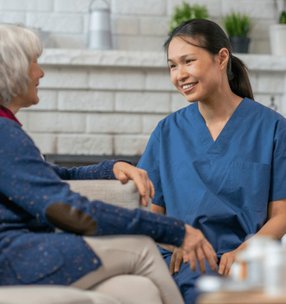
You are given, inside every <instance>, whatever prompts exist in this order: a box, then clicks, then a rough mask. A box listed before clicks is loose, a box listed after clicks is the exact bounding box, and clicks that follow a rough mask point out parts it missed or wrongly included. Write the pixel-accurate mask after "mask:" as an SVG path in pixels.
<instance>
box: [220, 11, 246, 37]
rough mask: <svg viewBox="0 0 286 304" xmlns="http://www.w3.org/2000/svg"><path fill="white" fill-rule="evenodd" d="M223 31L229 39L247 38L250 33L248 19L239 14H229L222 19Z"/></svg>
mask: <svg viewBox="0 0 286 304" xmlns="http://www.w3.org/2000/svg"><path fill="white" fill-rule="evenodd" d="M223 23H224V27H225V30H226V32H227V34H228V36H229V37H247V35H248V33H249V31H250V25H251V22H250V18H249V16H247V15H243V14H241V13H235V12H233V13H230V14H228V15H226V16H225V17H224V19H223Z"/></svg>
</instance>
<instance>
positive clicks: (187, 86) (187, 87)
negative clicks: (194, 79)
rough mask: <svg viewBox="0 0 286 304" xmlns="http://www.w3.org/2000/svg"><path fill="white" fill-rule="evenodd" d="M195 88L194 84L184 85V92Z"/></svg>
mask: <svg viewBox="0 0 286 304" xmlns="http://www.w3.org/2000/svg"><path fill="white" fill-rule="evenodd" d="M193 86H194V85H193V84H184V85H183V90H186V89H189V88H191V87H193Z"/></svg>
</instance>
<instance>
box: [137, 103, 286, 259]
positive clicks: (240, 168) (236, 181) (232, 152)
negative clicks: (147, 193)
mask: <svg viewBox="0 0 286 304" xmlns="http://www.w3.org/2000/svg"><path fill="white" fill-rule="evenodd" d="M138 166H139V167H141V168H144V169H145V170H147V171H148V173H149V175H150V178H151V180H152V181H153V183H154V186H155V190H156V194H155V198H154V204H157V205H159V206H162V207H164V208H165V209H166V214H167V215H169V216H173V217H176V218H178V219H181V220H183V221H185V222H187V223H189V224H191V225H193V226H194V227H196V228H199V229H201V230H202V231H203V233H204V234H205V235H206V237H207V238H208V239H209V241H210V242H211V243H212V245H213V246H214V248H215V249H216V251H217V253H218V256H220V255H221V254H223V253H224V252H227V251H230V250H232V249H235V248H236V247H237V246H239V245H240V244H241V243H242V242H243V241H244V240H245V238H246V237H247V236H249V235H251V234H254V233H256V232H257V231H258V230H259V229H260V228H261V226H262V225H263V224H264V223H265V221H266V219H267V207H268V203H269V202H270V201H276V200H280V199H285V198H286V120H285V118H283V117H282V116H281V115H279V114H278V113H276V112H274V111H272V110H271V109H269V108H267V107H265V106H263V105H261V104H259V103H257V102H255V101H253V100H250V99H247V98H244V99H243V101H242V102H241V103H240V104H239V106H238V107H237V109H236V110H235V112H234V113H233V115H232V116H231V118H230V119H229V121H228V122H227V124H226V125H225V127H224V128H223V130H222V131H221V133H220V134H219V136H218V138H217V139H216V140H215V141H214V140H213V138H212V137H211V135H210V133H209V130H208V128H207V126H206V124H205V121H204V119H203V117H202V116H201V114H200V112H199V109H198V104H197V103H194V104H191V105H189V106H187V107H185V108H183V109H181V110H179V111H177V112H175V113H172V114H171V115H169V116H167V117H166V118H165V119H163V120H162V121H160V122H159V124H158V126H157V127H156V129H155V130H154V132H153V133H152V135H151V138H150V140H149V142H148V145H147V147H146V150H145V152H144V154H143V156H142V158H141V159H140V161H139V163H138Z"/></svg>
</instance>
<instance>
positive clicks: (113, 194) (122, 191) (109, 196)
mask: <svg viewBox="0 0 286 304" xmlns="http://www.w3.org/2000/svg"><path fill="white" fill-rule="evenodd" d="M67 182H68V183H69V184H70V187H71V189H72V190H73V191H75V192H79V193H80V194H81V195H84V196H86V197H87V198H88V199H90V200H100V201H103V202H106V203H110V204H114V205H117V206H120V207H125V208H137V207H139V199H140V197H139V194H138V191H137V188H136V186H135V184H134V182H132V181H129V182H128V183H127V184H121V182H120V181H118V180H69V181H67Z"/></svg>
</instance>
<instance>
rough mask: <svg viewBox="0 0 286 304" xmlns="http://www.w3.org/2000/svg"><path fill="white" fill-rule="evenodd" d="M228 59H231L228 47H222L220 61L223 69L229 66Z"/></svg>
mask: <svg viewBox="0 0 286 304" xmlns="http://www.w3.org/2000/svg"><path fill="white" fill-rule="evenodd" d="M228 60H229V51H228V49H227V48H222V49H220V51H219V52H218V61H219V65H220V67H221V68H222V69H224V68H226V67H227V63H228Z"/></svg>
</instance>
